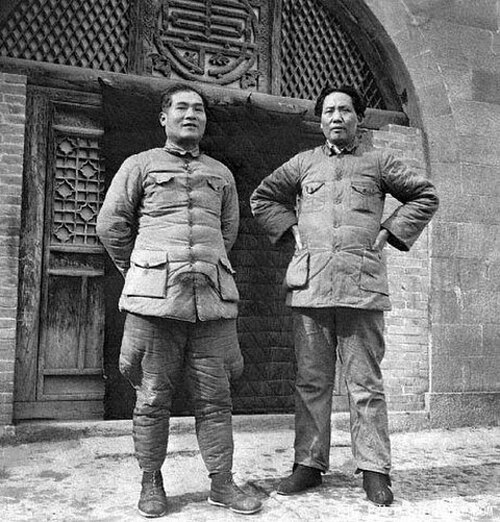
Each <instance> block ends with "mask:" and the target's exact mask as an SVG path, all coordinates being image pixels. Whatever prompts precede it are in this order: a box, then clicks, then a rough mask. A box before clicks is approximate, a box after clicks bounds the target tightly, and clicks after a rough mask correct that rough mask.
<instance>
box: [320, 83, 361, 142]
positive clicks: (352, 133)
mask: <svg viewBox="0 0 500 522" xmlns="http://www.w3.org/2000/svg"><path fill="white" fill-rule="evenodd" d="M357 128H358V116H357V114H356V111H355V110H354V106H353V104H352V98H351V97H350V96H349V95H348V94H345V93H343V92H332V93H331V94H329V95H328V96H327V97H326V98H325V100H324V101H323V111H322V113H321V130H322V131H323V134H324V135H325V137H326V139H327V140H328V141H329V142H330V143H331V144H333V145H336V146H337V147H346V146H349V145H351V144H352V143H353V141H354V138H355V137H356V130H357Z"/></svg>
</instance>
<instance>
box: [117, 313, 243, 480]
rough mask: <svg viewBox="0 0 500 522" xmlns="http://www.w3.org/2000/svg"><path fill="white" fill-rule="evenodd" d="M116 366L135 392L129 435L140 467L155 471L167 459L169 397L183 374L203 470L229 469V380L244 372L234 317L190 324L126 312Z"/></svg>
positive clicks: (230, 443)
mask: <svg viewBox="0 0 500 522" xmlns="http://www.w3.org/2000/svg"><path fill="white" fill-rule="evenodd" d="M120 371H121V372H122V374H123V375H124V376H125V377H126V378H127V379H128V380H129V381H130V382H131V384H132V385H133V386H134V388H135V390H136V392H137V399H136V404H135V408H134V414H133V436H134V445H135V452H136V456H137V459H138V461H139V465H140V467H141V468H142V469H143V470H144V471H155V470H159V469H160V468H161V466H162V464H163V462H164V460H165V457H166V452H167V444H168V431H169V423H170V410H171V404H172V397H173V394H174V391H175V389H176V387H177V385H178V384H179V380H180V379H181V378H182V377H183V376H184V375H185V376H186V378H187V380H188V384H189V389H190V393H191V396H192V399H193V403H194V414H195V422H196V434H197V437H198V444H199V447H200V452H201V456H202V458H203V460H204V462H205V465H206V467H207V470H208V472H209V474H212V473H219V472H226V471H231V468H232V463H233V433H232V425H231V409H232V402H231V395H230V384H229V380H230V378H231V377H238V376H239V375H241V373H242V371H243V358H242V357H241V352H240V350H239V345H238V338H237V335H236V321H235V320H226V319H221V320H218V321H205V322H202V321H198V322H195V323H189V322H184V321H176V320H171V319H163V318H158V317H145V316H138V315H133V314H128V315H127V317H126V320H125V328H124V333H123V340H122V347H121V353H120ZM184 372H185V373H184Z"/></svg>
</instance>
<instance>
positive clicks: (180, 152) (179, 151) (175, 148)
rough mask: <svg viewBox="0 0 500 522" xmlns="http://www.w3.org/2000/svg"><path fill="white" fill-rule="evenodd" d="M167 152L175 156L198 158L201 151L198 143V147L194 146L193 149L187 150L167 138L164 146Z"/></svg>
mask: <svg viewBox="0 0 500 522" xmlns="http://www.w3.org/2000/svg"><path fill="white" fill-rule="evenodd" d="M163 148H164V149H165V150H166V151H167V152H170V154H174V155H175V156H183V157H184V156H188V155H189V156H192V157H193V158H197V157H198V156H199V155H200V154H201V152H200V147H198V145H197V146H196V147H193V148H192V149H189V150H186V149H183V148H182V147H179V145H176V144H175V143H172V142H171V141H169V140H168V139H167V142H166V143H165V146H164V147H163Z"/></svg>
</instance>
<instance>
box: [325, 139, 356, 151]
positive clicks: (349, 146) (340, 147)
mask: <svg viewBox="0 0 500 522" xmlns="http://www.w3.org/2000/svg"><path fill="white" fill-rule="evenodd" d="M326 144H327V145H328V147H329V148H330V150H332V151H333V152H334V153H335V154H342V152H345V151H349V152H350V151H352V150H353V149H354V148H355V147H356V141H355V140H354V141H351V142H350V143H346V144H337V143H332V142H331V141H328V140H326Z"/></svg>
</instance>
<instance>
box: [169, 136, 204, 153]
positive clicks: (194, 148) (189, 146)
mask: <svg viewBox="0 0 500 522" xmlns="http://www.w3.org/2000/svg"><path fill="white" fill-rule="evenodd" d="M165 148H166V149H170V150H175V151H177V152H184V153H186V152H189V153H192V154H199V146H198V143H193V142H189V143H179V142H173V141H171V140H169V139H168V138H167V141H166V143H165Z"/></svg>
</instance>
